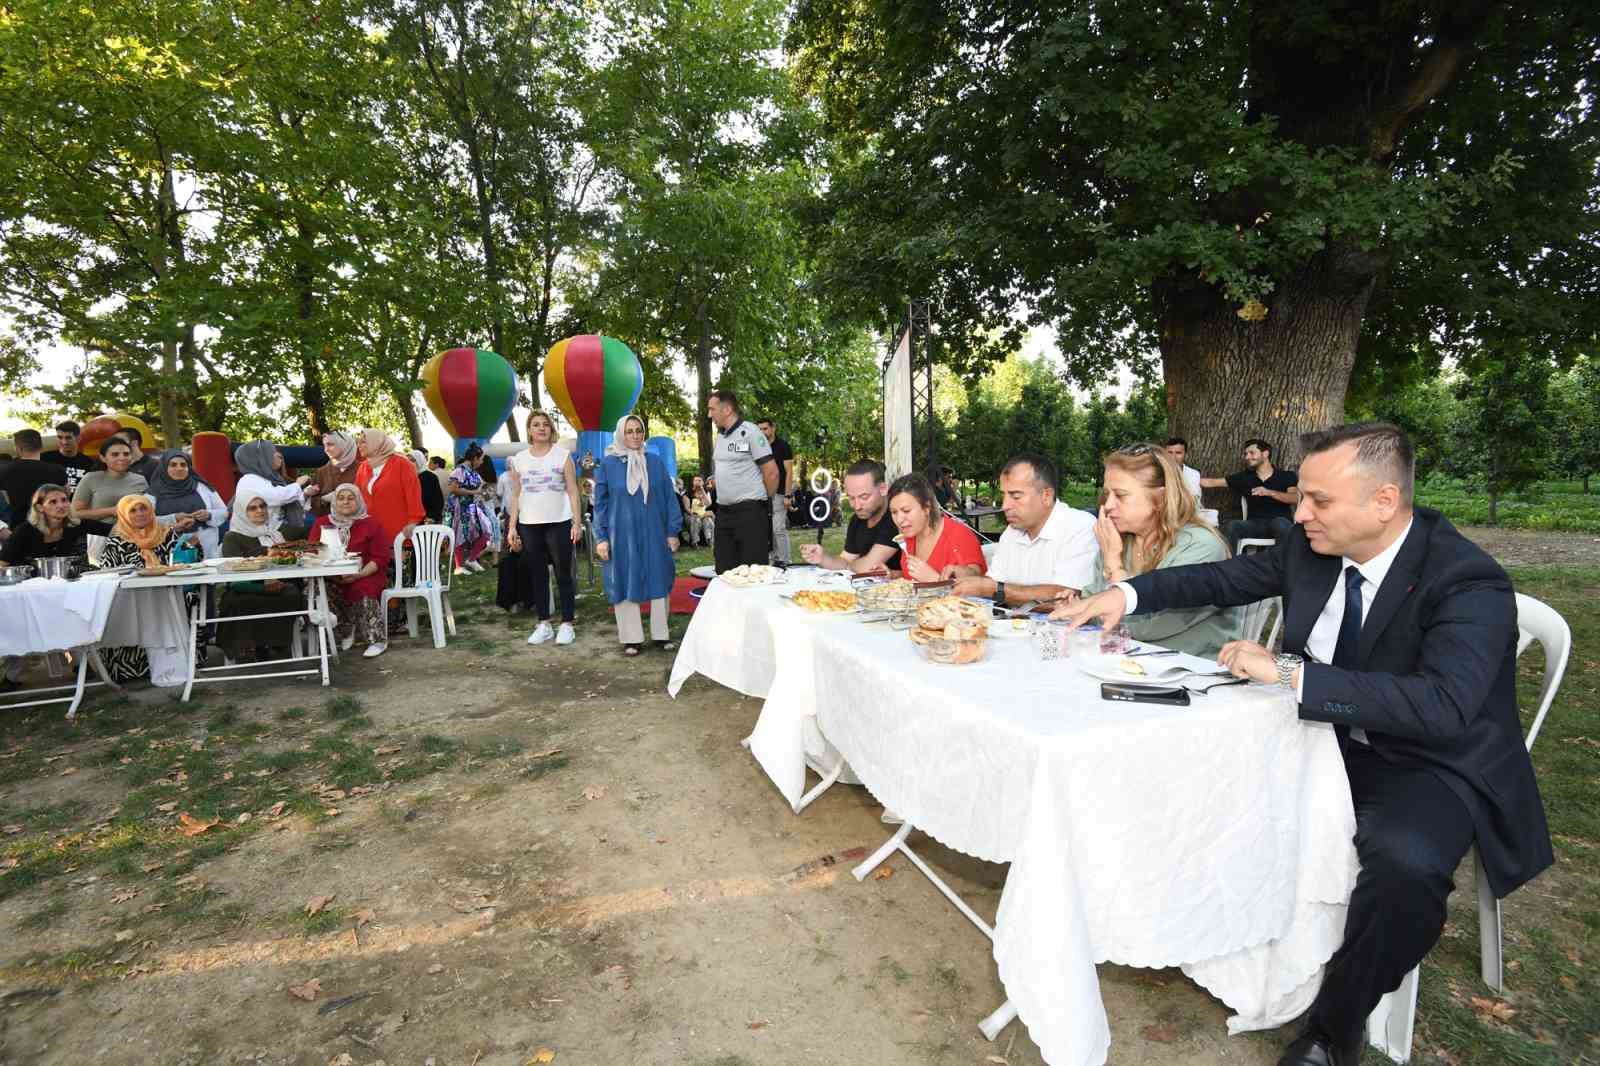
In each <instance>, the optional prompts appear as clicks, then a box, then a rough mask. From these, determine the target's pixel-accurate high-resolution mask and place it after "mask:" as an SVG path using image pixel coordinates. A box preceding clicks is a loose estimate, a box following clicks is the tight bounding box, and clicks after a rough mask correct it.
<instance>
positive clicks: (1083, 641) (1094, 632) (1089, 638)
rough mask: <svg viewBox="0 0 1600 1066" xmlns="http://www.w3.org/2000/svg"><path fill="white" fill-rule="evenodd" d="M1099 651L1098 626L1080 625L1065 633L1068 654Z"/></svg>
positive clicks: (1085, 653) (1096, 652)
mask: <svg viewBox="0 0 1600 1066" xmlns="http://www.w3.org/2000/svg"><path fill="white" fill-rule="evenodd" d="M1099 653H1100V627H1099V626H1082V627H1081V628H1078V629H1074V630H1073V631H1072V632H1071V633H1068V634H1067V654H1068V655H1098V654H1099Z"/></svg>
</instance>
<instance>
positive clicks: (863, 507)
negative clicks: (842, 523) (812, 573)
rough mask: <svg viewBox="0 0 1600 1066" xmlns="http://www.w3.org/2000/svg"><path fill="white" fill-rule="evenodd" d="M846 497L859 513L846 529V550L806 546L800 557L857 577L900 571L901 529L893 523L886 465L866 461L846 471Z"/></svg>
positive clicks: (816, 545)
mask: <svg viewBox="0 0 1600 1066" xmlns="http://www.w3.org/2000/svg"><path fill="white" fill-rule="evenodd" d="M844 495H845V499H846V500H848V501H849V503H850V507H851V509H852V510H853V511H854V512H855V517H853V518H851V519H850V525H849V526H848V527H847V528H846V529H845V533H844V551H842V552H840V553H839V554H838V555H829V554H828V553H827V552H825V551H823V550H822V545H820V544H802V545H800V557H801V558H803V559H804V560H805V561H806V562H808V563H813V564H815V565H817V566H820V567H823V568H825V569H828V570H849V571H851V572H852V573H856V574H863V573H866V572H868V571H870V570H878V569H888V570H890V571H893V570H896V569H898V568H899V566H900V545H898V544H896V543H895V541H894V538H895V535H896V534H897V533H899V530H897V529H896V528H895V525H894V523H893V522H892V521H890V520H889V485H888V482H886V481H885V480H884V472H883V464H882V463H880V462H877V461H875V460H872V459H863V460H861V461H860V462H859V463H856V464H854V465H853V466H851V467H850V469H848V470H846V471H845V472H844Z"/></svg>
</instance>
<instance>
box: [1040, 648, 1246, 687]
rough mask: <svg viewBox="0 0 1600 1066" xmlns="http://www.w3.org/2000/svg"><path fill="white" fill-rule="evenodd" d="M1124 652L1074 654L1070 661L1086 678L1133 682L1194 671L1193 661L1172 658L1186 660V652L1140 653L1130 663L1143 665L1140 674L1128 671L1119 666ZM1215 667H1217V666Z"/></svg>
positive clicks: (1163, 679) (1160, 680) (1168, 678)
mask: <svg viewBox="0 0 1600 1066" xmlns="http://www.w3.org/2000/svg"><path fill="white" fill-rule="evenodd" d="M1126 658H1127V656H1125V655H1074V656H1072V658H1071V660H1070V662H1071V663H1072V665H1073V666H1076V667H1077V668H1078V669H1079V670H1082V671H1083V672H1084V673H1086V674H1088V675H1089V676H1090V677H1093V678H1098V679H1099V680H1101V681H1128V682H1132V683H1134V684H1137V683H1139V682H1147V683H1149V682H1154V683H1163V682H1169V681H1176V680H1178V679H1179V678H1181V677H1184V676H1186V675H1188V674H1192V673H1194V672H1195V671H1194V666H1193V664H1188V665H1185V664H1184V663H1182V662H1175V661H1174V660H1180V659H1188V658H1190V657H1189V656H1187V655H1174V656H1171V657H1170V658H1169V657H1167V656H1152V655H1144V656H1140V657H1139V658H1137V659H1131V660H1129V661H1130V662H1136V663H1138V664H1139V665H1140V666H1142V667H1143V668H1144V673H1142V674H1130V673H1129V672H1127V671H1126V670H1124V669H1123V668H1122V661H1123V659H1126ZM1217 669H1220V667H1218V668H1217Z"/></svg>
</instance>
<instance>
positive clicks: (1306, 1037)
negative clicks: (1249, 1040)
mask: <svg viewBox="0 0 1600 1066" xmlns="http://www.w3.org/2000/svg"><path fill="white" fill-rule="evenodd" d="M1360 1061H1361V1038H1360V1037H1359V1036H1357V1037H1356V1038H1355V1039H1354V1040H1352V1041H1350V1042H1349V1043H1347V1044H1345V1045H1344V1046H1342V1047H1341V1046H1339V1045H1338V1044H1335V1043H1334V1042H1333V1041H1332V1040H1330V1039H1328V1038H1327V1037H1325V1036H1323V1035H1322V1034H1321V1033H1317V1032H1310V1033H1305V1034H1302V1035H1301V1036H1300V1037H1299V1039H1297V1040H1295V1041H1294V1042H1293V1043H1292V1044H1290V1045H1289V1046H1288V1047H1286V1048H1284V1050H1283V1055H1282V1057H1280V1058H1279V1059H1278V1066H1358V1064H1359V1063H1360Z"/></svg>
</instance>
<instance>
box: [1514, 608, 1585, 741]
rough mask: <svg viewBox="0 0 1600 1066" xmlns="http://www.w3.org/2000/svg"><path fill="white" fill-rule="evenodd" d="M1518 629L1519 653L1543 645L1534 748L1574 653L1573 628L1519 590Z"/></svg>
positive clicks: (1530, 733) (1531, 735) (1531, 731)
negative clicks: (1569, 659) (1531, 645)
mask: <svg viewBox="0 0 1600 1066" xmlns="http://www.w3.org/2000/svg"><path fill="white" fill-rule="evenodd" d="M1517 629H1518V630H1519V632H1518V634H1517V654H1518V655H1521V654H1522V653H1523V652H1524V651H1526V650H1527V647H1528V645H1529V644H1532V643H1533V642H1534V641H1538V642H1539V644H1540V646H1541V647H1543V648H1544V682H1543V683H1542V684H1541V685H1540V687H1539V711H1538V713H1537V714H1535V715H1534V716H1533V725H1532V727H1531V728H1529V730H1528V739H1527V745H1528V750H1529V751H1532V750H1533V742H1534V739H1535V738H1537V737H1538V735H1539V727H1540V726H1542V725H1544V716H1545V715H1546V714H1548V713H1549V712H1550V704H1551V703H1553V702H1554V701H1555V698H1556V690H1557V689H1558V688H1560V687H1561V678H1562V676H1563V675H1565V674H1566V672H1567V657H1568V656H1569V655H1570V654H1571V653H1572V629H1571V627H1569V626H1568V625H1567V620H1566V619H1565V618H1562V617H1561V613H1560V612H1559V611H1557V610H1556V609H1555V608H1554V607H1551V606H1550V605H1549V604H1547V603H1545V602H1544V601H1542V600H1536V599H1534V598H1533V597H1532V596H1526V595H1523V594H1522V593H1520V592H1519V593H1517Z"/></svg>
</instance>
